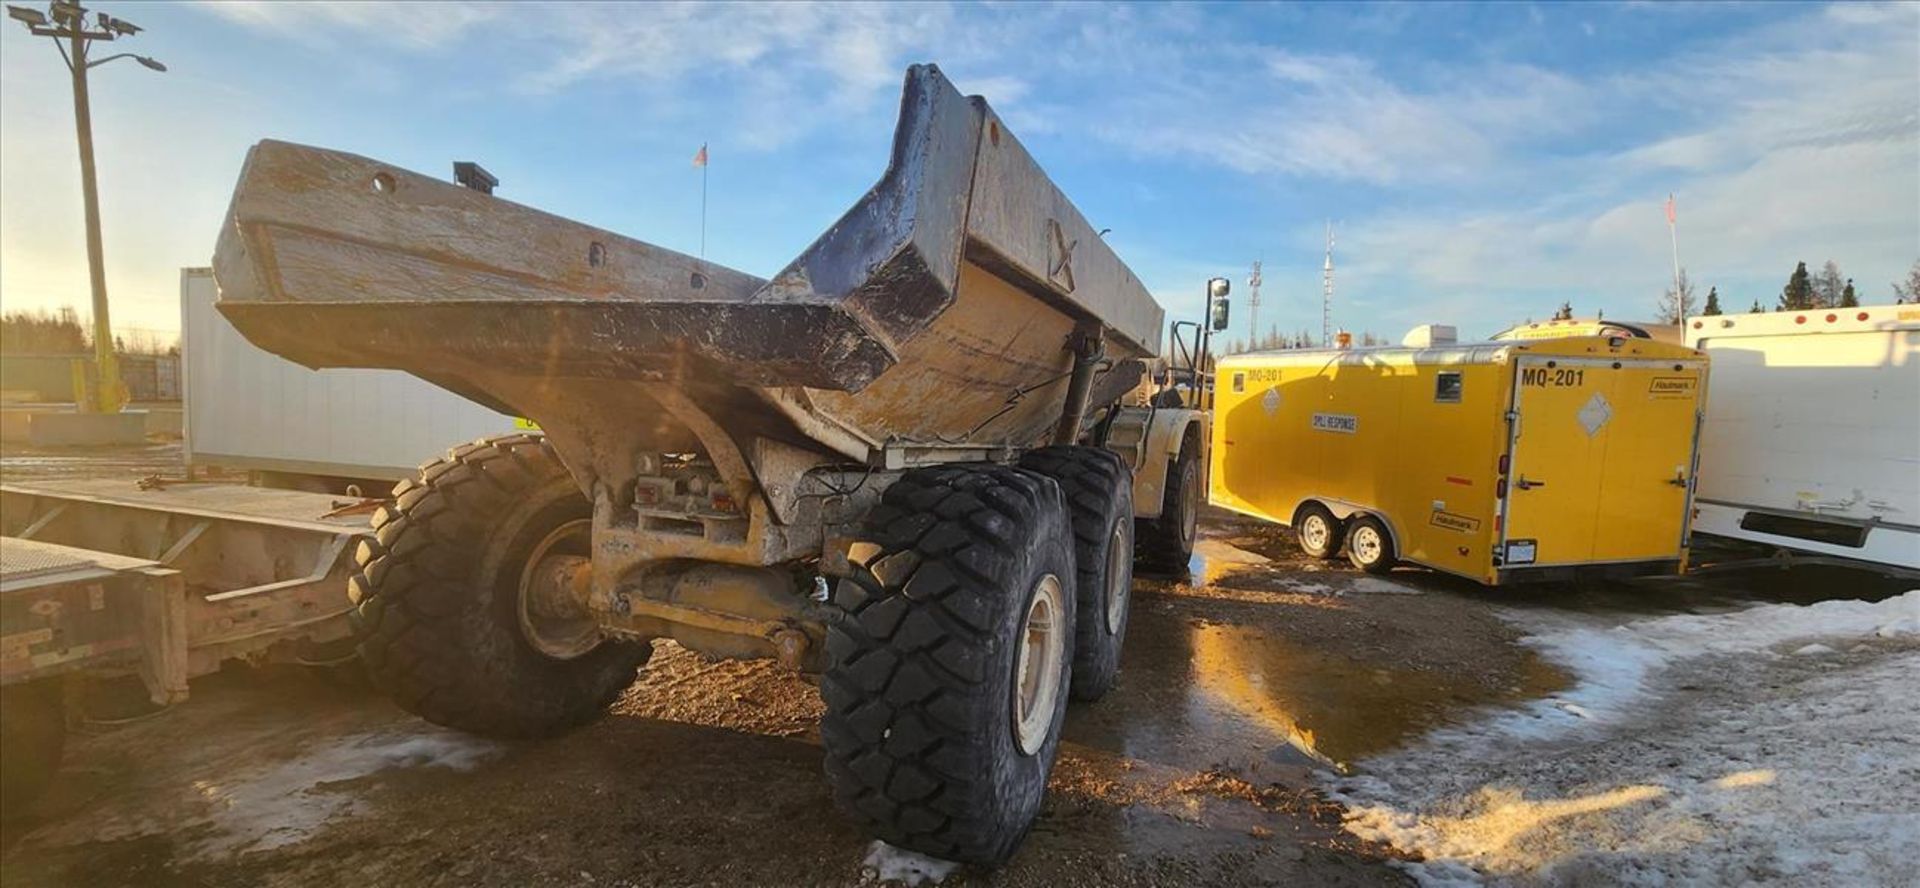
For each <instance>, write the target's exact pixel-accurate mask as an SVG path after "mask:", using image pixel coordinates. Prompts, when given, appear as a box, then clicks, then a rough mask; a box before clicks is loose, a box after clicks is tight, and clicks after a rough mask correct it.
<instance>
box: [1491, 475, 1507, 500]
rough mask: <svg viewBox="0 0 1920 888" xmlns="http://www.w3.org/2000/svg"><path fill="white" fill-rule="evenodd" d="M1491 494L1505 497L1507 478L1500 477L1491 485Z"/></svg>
mask: <svg viewBox="0 0 1920 888" xmlns="http://www.w3.org/2000/svg"><path fill="white" fill-rule="evenodd" d="M1493 495H1494V496H1495V497H1496V498H1499V499H1506V498H1507V479H1505V478H1502V479H1500V480H1499V481H1498V482H1496V483H1495V484H1494V485H1493Z"/></svg>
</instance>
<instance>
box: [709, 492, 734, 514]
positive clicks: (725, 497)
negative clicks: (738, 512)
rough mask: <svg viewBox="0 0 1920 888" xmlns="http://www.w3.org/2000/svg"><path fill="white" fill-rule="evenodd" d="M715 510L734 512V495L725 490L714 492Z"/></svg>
mask: <svg viewBox="0 0 1920 888" xmlns="http://www.w3.org/2000/svg"><path fill="white" fill-rule="evenodd" d="M713 510H714V511H716V512H732V511H734V503H733V494H730V493H727V492H726V491H723V490H716V491H714V492H713Z"/></svg>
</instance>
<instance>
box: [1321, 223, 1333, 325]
mask: <svg viewBox="0 0 1920 888" xmlns="http://www.w3.org/2000/svg"><path fill="white" fill-rule="evenodd" d="M1320 344H1321V345H1322V346H1329V345H1332V344H1333V223H1332V222H1328V223H1327V264H1326V265H1324V266H1322V268H1321V272H1320Z"/></svg>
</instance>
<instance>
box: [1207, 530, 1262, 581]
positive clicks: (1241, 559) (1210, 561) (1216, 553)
mask: <svg viewBox="0 0 1920 888" xmlns="http://www.w3.org/2000/svg"><path fill="white" fill-rule="evenodd" d="M1272 561H1273V559H1271V558H1268V557H1267V556H1265V555H1261V554H1259V553H1257V552H1249V551H1247V550H1245V549H1242V548H1240V547H1239V546H1235V545H1233V544H1231V543H1227V542H1225V541H1222V540H1214V539H1202V540H1200V541H1199V542H1196V543H1194V544H1193V557H1192V558H1191V559H1190V560H1188V562H1187V573H1188V575H1189V576H1190V577H1191V582H1193V583H1194V584H1195V585H1199V586H1209V585H1212V584H1213V583H1214V582H1216V581H1218V580H1219V579H1220V578H1221V577H1224V576H1226V575H1228V574H1231V573H1235V572H1237V571H1241V570H1245V569H1246V568H1248V567H1250V566H1255V565H1262V564H1271V563H1272Z"/></svg>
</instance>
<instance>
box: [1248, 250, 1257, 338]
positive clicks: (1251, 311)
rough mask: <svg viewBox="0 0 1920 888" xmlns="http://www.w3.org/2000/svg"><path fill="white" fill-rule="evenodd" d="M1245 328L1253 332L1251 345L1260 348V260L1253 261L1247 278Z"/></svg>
mask: <svg viewBox="0 0 1920 888" xmlns="http://www.w3.org/2000/svg"><path fill="white" fill-rule="evenodd" d="M1247 326H1248V327H1250V328H1251V329H1252V330H1253V337H1252V344H1253V347H1254V348H1259V347H1260V260H1258V259H1255V260H1253V274H1250V275H1248V276H1247Z"/></svg>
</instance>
